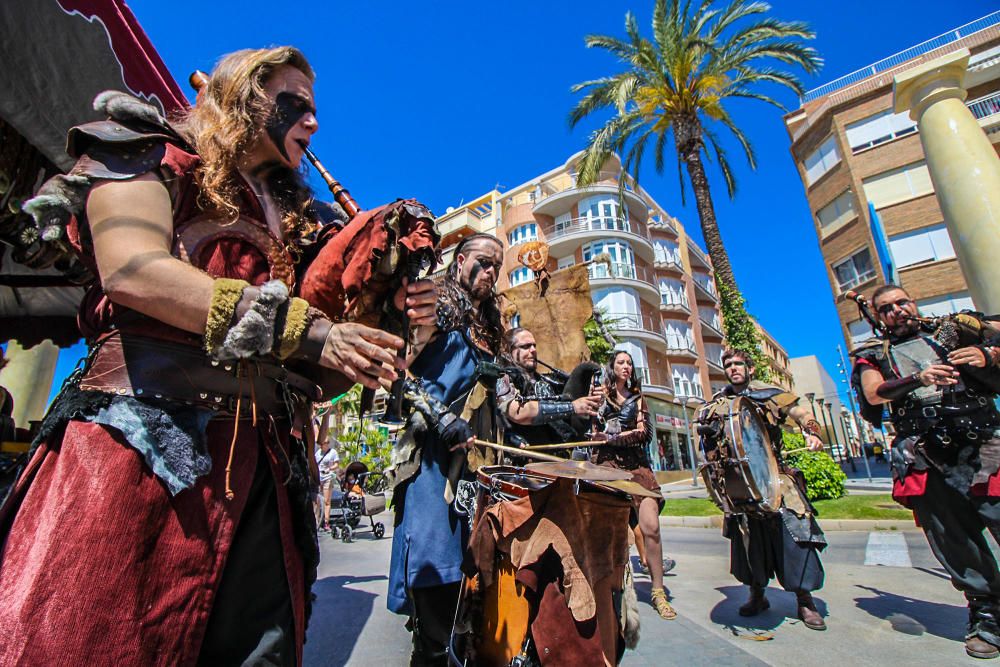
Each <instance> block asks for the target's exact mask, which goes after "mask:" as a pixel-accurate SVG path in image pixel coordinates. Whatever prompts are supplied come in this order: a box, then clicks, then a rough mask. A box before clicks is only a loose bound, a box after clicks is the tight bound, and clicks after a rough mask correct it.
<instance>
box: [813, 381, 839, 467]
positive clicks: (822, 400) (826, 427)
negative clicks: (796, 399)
mask: <svg viewBox="0 0 1000 667" xmlns="http://www.w3.org/2000/svg"><path fill="white" fill-rule="evenodd" d="M816 402H817V403H819V415H820V417H821V418H822V419H823V430H824V431H825V432H826V439H827V440H829V441H830V458H831V459H832V458H833V440H835V438H834V437H831V436H830V425H829V424H828V423H827V422H826V411H825V410H824V409H823V404H824V403H826V399H825V398H823V397H822V396H820V397H819V398H817V399H816ZM834 460H836V459H834Z"/></svg>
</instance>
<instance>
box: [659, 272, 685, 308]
mask: <svg viewBox="0 0 1000 667" xmlns="http://www.w3.org/2000/svg"><path fill="white" fill-rule="evenodd" d="M660 302H661V303H663V304H665V305H668V306H684V307H685V308H687V307H688V297H687V290H685V289H684V283H682V282H681V281H679V280H672V279H670V278H660Z"/></svg>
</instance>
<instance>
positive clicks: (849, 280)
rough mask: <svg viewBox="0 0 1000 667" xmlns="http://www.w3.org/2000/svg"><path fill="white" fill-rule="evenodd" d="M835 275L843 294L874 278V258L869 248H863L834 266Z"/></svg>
mask: <svg viewBox="0 0 1000 667" xmlns="http://www.w3.org/2000/svg"><path fill="white" fill-rule="evenodd" d="M833 275H835V276H836V277H837V283H839V284H840V290H841V291H842V292H843V291H845V290H849V289H851V288H854V287H857V286H858V285H860V284H862V283H865V282H868V281H869V280H871V279H872V278H874V277H875V275H876V274H875V267H873V266H872V256H871V254H870V253H869V252H868V248H862V249H861V250H859V251H858V252H856V253H854V254H853V255H851V256H850V257H848V258H847V259H845V260H844V261H843V262H841V263H839V264H834V265H833Z"/></svg>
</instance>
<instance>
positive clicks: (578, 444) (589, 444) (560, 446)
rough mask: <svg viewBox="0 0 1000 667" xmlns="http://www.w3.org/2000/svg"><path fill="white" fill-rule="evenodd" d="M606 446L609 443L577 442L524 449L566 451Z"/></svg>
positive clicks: (531, 446)
mask: <svg viewBox="0 0 1000 667" xmlns="http://www.w3.org/2000/svg"><path fill="white" fill-rule="evenodd" d="M607 444H609V443H608V442H607V441H606V440H580V441H578V442H564V443H562V444H559V443H557V442H554V443H552V444H545V445H528V446H527V447H525V449H531V450H537V449H567V448H569V447H597V446H599V445H607Z"/></svg>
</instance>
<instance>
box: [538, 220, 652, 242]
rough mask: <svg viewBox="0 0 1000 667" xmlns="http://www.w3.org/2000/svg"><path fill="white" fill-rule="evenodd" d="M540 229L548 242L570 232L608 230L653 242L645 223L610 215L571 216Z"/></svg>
mask: <svg viewBox="0 0 1000 667" xmlns="http://www.w3.org/2000/svg"><path fill="white" fill-rule="evenodd" d="M542 231H543V232H544V233H545V240H546V241H548V242H549V243H552V242H553V241H556V240H557V239H560V238H562V237H564V236H570V235H571V234H583V233H587V232H608V231H615V232H625V233H627V234H635V235H636V236H638V237H640V238H642V239H645V240H646V241H648V242H649V243H652V242H653V240H652V237H650V235H649V230H648V229H646V225H644V224H642V223H640V222H635V221H634V220H627V219H626V220H619V219H618V218H611V217H599V218H573V219H571V220H568V221H566V222H560V223H557V224H554V225H545V226H544V227H543V228H542Z"/></svg>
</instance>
